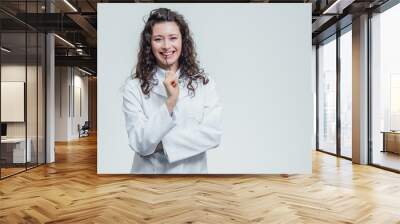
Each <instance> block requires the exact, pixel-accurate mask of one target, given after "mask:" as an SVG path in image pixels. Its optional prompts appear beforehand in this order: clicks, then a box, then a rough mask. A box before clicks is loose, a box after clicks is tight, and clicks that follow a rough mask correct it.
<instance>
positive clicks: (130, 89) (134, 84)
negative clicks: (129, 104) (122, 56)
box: [123, 77, 141, 95]
mask: <svg viewBox="0 0 400 224" xmlns="http://www.w3.org/2000/svg"><path fill="white" fill-rule="evenodd" d="M123 89H124V94H125V95H127V94H128V95H130V94H135V95H138V94H140V93H141V89H140V80H139V79H137V78H132V77H129V78H128V79H127V80H126V81H125V84H124V88H123Z"/></svg>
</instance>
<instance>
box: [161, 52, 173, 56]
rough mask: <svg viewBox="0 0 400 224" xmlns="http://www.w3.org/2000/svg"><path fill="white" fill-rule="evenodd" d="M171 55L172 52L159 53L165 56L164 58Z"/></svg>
mask: <svg viewBox="0 0 400 224" xmlns="http://www.w3.org/2000/svg"><path fill="white" fill-rule="evenodd" d="M173 53H174V52H168V53H161V54H163V55H166V56H169V55H172V54H173Z"/></svg>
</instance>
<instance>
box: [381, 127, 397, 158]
mask: <svg viewBox="0 0 400 224" xmlns="http://www.w3.org/2000/svg"><path fill="white" fill-rule="evenodd" d="M381 133H383V150H382V152H393V153H397V154H400V132H398V131H382V132H381Z"/></svg>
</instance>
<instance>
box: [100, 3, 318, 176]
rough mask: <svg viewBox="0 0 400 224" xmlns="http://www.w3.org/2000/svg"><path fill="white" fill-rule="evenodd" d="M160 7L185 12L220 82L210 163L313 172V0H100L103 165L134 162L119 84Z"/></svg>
mask: <svg viewBox="0 0 400 224" xmlns="http://www.w3.org/2000/svg"><path fill="white" fill-rule="evenodd" d="M194 6H195V7H194ZM159 7H167V8H170V9H172V10H176V11H178V12H179V13H181V14H183V15H184V16H185V18H186V19H187V21H188V22H189V26H190V28H191V31H192V33H193V37H194V40H195V42H196V48H197V52H198V55H199V60H200V62H201V65H202V67H204V68H205V70H206V72H207V73H209V74H210V75H211V76H212V77H213V79H214V80H215V81H216V83H217V91H218V93H219V96H220V98H221V103H222V107H223V120H222V122H223V123H222V124H223V133H224V134H223V138H222V142H221V145H220V147H219V148H217V149H214V150H211V151H208V171H209V173H211V174H212V173H218V174H244V173H246V174H253V173H254V174H267V173H268V174H270V173H288V174H292V173H311V151H312V148H313V146H312V138H313V113H314V111H313V92H312V89H313V88H312V72H311V23H310V22H309V21H310V20H311V18H310V16H311V13H310V11H311V5H310V4H261V3H260V4H183V3H182V4H148V3H146V4H99V8H98V126H99V128H98V154H97V155H98V157H97V158H98V166H97V169H98V173H99V174H125V173H129V172H130V170H131V166H132V161H133V157H134V152H133V151H132V150H131V149H130V148H129V146H128V139H127V134H126V130H125V122H124V116H123V113H122V110H121V108H122V92H121V91H120V88H121V86H122V85H123V83H124V81H125V80H126V78H127V77H128V76H129V74H130V72H131V70H132V68H133V67H134V65H135V64H136V54H137V49H138V43H139V35H140V32H141V31H142V29H143V26H144V22H143V20H144V18H145V16H146V15H148V13H149V12H150V11H151V10H152V9H155V8H159Z"/></svg>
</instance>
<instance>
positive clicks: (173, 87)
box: [163, 70, 179, 113]
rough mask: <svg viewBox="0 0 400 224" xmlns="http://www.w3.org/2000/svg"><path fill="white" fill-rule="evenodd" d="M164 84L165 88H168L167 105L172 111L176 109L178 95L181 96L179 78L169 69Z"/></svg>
mask: <svg viewBox="0 0 400 224" xmlns="http://www.w3.org/2000/svg"><path fill="white" fill-rule="evenodd" d="M163 83H164V86H165V89H166V90H167V95H168V98H167V107H168V111H169V113H172V111H173V110H174V107H175V105H176V103H177V101H178V96H179V85H178V78H177V77H176V74H175V73H173V72H171V71H169V70H168V71H167V72H166V74H165V80H164V82H163Z"/></svg>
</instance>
